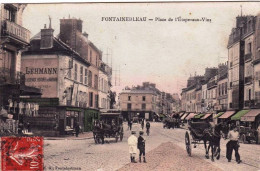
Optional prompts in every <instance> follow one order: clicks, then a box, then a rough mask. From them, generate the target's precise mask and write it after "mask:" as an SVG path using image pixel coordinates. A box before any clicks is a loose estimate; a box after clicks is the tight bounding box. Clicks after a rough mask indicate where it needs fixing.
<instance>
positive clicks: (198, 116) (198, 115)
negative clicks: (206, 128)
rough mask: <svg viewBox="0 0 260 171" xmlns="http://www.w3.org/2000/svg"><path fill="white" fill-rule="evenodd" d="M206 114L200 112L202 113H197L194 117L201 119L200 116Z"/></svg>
mask: <svg viewBox="0 0 260 171" xmlns="http://www.w3.org/2000/svg"><path fill="white" fill-rule="evenodd" d="M204 115H205V114H203V113H200V114H197V115H196V116H194V118H196V119H200V118H202V117H203V116H204Z"/></svg>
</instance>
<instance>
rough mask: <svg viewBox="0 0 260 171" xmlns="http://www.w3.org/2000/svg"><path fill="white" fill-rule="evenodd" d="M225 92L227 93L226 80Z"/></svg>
mask: <svg viewBox="0 0 260 171" xmlns="http://www.w3.org/2000/svg"><path fill="white" fill-rule="evenodd" d="M225 94H227V82H225Z"/></svg>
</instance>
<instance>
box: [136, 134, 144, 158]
mask: <svg viewBox="0 0 260 171" xmlns="http://www.w3.org/2000/svg"><path fill="white" fill-rule="evenodd" d="M143 135H144V132H143V131H140V132H139V137H138V146H137V148H138V149H139V152H140V153H139V162H140V163H141V162H142V161H141V158H142V155H143V158H144V163H146V160H145V139H144V138H143Z"/></svg>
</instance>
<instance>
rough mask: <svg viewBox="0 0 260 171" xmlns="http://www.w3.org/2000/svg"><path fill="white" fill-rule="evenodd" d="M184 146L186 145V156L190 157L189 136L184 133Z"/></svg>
mask: <svg viewBox="0 0 260 171" xmlns="http://www.w3.org/2000/svg"><path fill="white" fill-rule="evenodd" d="M185 145H186V151H187V153H188V155H189V156H191V143H190V136H189V133H188V132H186V134H185Z"/></svg>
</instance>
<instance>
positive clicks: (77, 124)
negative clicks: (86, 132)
mask: <svg viewBox="0 0 260 171" xmlns="http://www.w3.org/2000/svg"><path fill="white" fill-rule="evenodd" d="M79 130H80V127H79V123H78V122H77V123H76V126H75V132H76V137H78V136H79Z"/></svg>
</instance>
